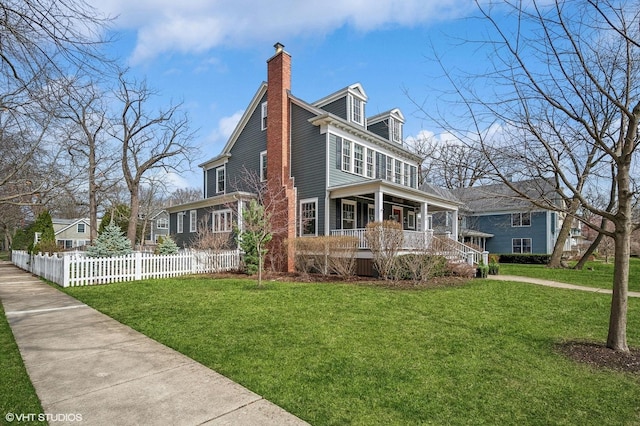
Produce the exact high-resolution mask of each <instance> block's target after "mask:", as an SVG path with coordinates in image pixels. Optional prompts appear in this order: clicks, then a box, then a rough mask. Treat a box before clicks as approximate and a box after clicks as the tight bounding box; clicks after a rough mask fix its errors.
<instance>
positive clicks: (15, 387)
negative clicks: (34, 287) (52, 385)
mask: <svg viewBox="0 0 640 426" xmlns="http://www.w3.org/2000/svg"><path fill="white" fill-rule="evenodd" d="M0 377H1V378H2V379H1V380H0V419H1V420H0V424H4V423H3V422H4V421H5V420H6V417H5V416H7V415H10V414H9V413H11V414H17V415H21V414H24V415H29V414H36V415H37V414H41V413H43V411H42V406H41V405H40V400H39V399H38V396H37V395H36V391H35V389H34V388H33V385H32V384H31V380H30V379H29V375H28V374H27V370H26V369H25V367H24V364H23V362H22V358H21V356H20V351H19V350H18V345H16V341H15V339H14V338H13V333H12V332H11V328H10V327H9V323H8V322H7V319H6V316H5V314H4V309H3V308H2V305H1V304H0ZM20 424H21V425H32V424H46V422H37V421H35V419H34V421H23V422H20Z"/></svg>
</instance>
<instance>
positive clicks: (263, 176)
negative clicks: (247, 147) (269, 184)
mask: <svg viewBox="0 0 640 426" xmlns="http://www.w3.org/2000/svg"><path fill="white" fill-rule="evenodd" d="M265 160H266V163H267V168H268V167H269V159H268V158H267V151H266V150H264V151H262V152H260V181H261V182H264V181H265V180H267V174H266V173H263V171H264V163H265ZM266 172H267V173H268V170H267V171H266Z"/></svg>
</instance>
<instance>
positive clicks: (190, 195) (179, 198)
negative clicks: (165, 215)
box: [167, 188, 202, 206]
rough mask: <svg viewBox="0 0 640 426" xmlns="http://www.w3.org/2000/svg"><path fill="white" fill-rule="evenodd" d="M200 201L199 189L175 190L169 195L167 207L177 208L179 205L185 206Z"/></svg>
mask: <svg viewBox="0 0 640 426" xmlns="http://www.w3.org/2000/svg"><path fill="white" fill-rule="evenodd" d="M201 199H202V190H201V189H199V188H177V189H176V190H174V191H173V192H172V193H171V194H169V199H168V200H167V204H168V205H169V206H177V205H179V204H187V203H190V202H192V201H198V200H201Z"/></svg>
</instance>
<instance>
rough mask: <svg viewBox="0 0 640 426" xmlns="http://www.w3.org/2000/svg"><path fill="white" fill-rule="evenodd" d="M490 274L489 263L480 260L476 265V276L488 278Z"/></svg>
mask: <svg viewBox="0 0 640 426" xmlns="http://www.w3.org/2000/svg"><path fill="white" fill-rule="evenodd" d="M488 274H489V265H485V264H484V263H483V262H480V263H479V264H478V266H477V267H476V278H487V275H488Z"/></svg>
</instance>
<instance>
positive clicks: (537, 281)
mask: <svg viewBox="0 0 640 426" xmlns="http://www.w3.org/2000/svg"><path fill="white" fill-rule="evenodd" d="M489 279H491V280H500V281H516V282H521V283H528V284H536V285H543V286H546V287H555V288H564V289H567V290H580V291H588V292H591V293H604V294H611V293H613V291H612V290H610V289H606V288H596V287H587V286H584V285H575V284H567V283H561V282H558V281H549V280H542V279H539V278H529V277H519V276H516V275H490V276H489ZM628 295H629V297H640V292H637V291H630V292H628Z"/></svg>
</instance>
